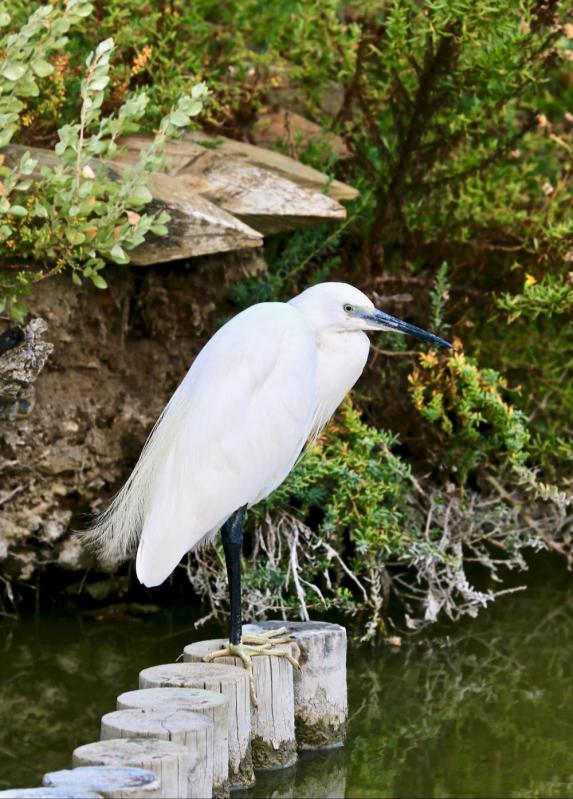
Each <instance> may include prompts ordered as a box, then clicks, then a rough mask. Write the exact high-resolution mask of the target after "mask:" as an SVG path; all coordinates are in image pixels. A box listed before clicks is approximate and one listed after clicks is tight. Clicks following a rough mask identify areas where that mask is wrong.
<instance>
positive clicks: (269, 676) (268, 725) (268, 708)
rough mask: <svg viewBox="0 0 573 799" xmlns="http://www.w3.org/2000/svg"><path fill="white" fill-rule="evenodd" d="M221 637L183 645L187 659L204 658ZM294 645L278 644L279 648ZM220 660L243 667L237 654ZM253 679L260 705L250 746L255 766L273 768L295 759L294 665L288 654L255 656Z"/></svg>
mask: <svg viewBox="0 0 573 799" xmlns="http://www.w3.org/2000/svg"><path fill="white" fill-rule="evenodd" d="M225 645H226V641H224V640H223V639H220V638H216V639H213V640H211V641H200V642H198V643H195V644H189V645H188V646H186V647H185V649H184V658H185V660H186V661H187V662H201V661H202V660H203V658H204V657H205V655H208V654H209V653H210V652H214V651H216V650H217V649H222V648H223V647H224V646H225ZM279 648H280V649H286V648H291V651H292V647H291V645H290V644H277V649H279ZM217 662H220V663H230V664H233V665H235V666H240V667H242V664H241V661H240V659H239V658H236V657H228V658H226V657H225V658H220V659H218V660H217ZM253 679H254V683H255V693H256V694H257V699H258V704H259V706H258V708H257V709H254V710H253V711H252V712H251V714H250V717H251V748H252V753H253V766H254V767H255V769H274V768H283V767H286V766H291V765H293V763H295V762H296V740H295V726H294V690H293V668H292V666H291V665H290V663H289V662H288V661H287V660H286V659H285V658H280V657H274V656H270V655H257V656H255V657H253Z"/></svg>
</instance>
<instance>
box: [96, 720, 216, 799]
mask: <svg viewBox="0 0 573 799" xmlns="http://www.w3.org/2000/svg"><path fill="white" fill-rule="evenodd" d="M101 738H102V740H108V739H109V738H162V739H163V740H168V741H175V742H176V743H179V744H182V745H183V746H184V747H185V749H186V751H187V754H188V755H189V770H188V772H187V796H188V797H189V799H205V797H210V796H211V795H212V792H213V723H212V722H211V721H210V720H209V719H207V718H205V716H201V715H199V714H198V713H191V712H189V711H187V710H166V711H162V710H148V711H145V710H116V711H114V712H113V713H106V714H105V716H103V717H102V720H101Z"/></svg>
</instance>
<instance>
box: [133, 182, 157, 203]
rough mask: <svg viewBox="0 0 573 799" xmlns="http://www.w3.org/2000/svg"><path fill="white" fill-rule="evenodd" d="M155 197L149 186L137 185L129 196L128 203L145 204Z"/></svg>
mask: <svg viewBox="0 0 573 799" xmlns="http://www.w3.org/2000/svg"><path fill="white" fill-rule="evenodd" d="M152 199H153V195H152V193H151V192H150V191H149V189H148V188H147V186H136V187H135V188H134V189H133V191H132V192H131V194H130V195H129V197H128V198H127V203H128V205H129V204H131V205H145V204H146V203H150V202H151V200H152Z"/></svg>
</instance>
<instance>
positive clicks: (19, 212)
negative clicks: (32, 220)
mask: <svg viewBox="0 0 573 799" xmlns="http://www.w3.org/2000/svg"><path fill="white" fill-rule="evenodd" d="M8 213H10V214H12V215H13V216H26V215H27V214H28V211H27V209H26V208H24V206H23V205H11V206H10V211H9V212H8Z"/></svg>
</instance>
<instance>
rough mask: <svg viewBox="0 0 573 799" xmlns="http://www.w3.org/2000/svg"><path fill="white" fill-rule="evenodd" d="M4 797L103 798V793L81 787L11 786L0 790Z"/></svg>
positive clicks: (50, 798)
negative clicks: (5, 789)
mask: <svg viewBox="0 0 573 799" xmlns="http://www.w3.org/2000/svg"><path fill="white" fill-rule="evenodd" d="M0 797H2V799H102V794H101V793H96V791H84V790H82V789H80V788H77V787H76V788H73V787H72V788H10V789H9V790H7V791H0Z"/></svg>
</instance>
